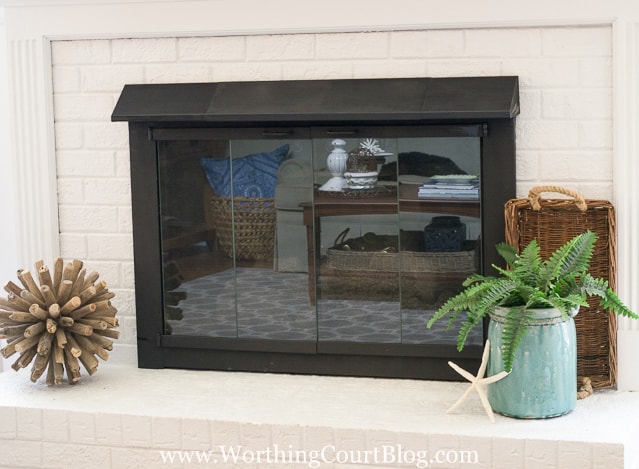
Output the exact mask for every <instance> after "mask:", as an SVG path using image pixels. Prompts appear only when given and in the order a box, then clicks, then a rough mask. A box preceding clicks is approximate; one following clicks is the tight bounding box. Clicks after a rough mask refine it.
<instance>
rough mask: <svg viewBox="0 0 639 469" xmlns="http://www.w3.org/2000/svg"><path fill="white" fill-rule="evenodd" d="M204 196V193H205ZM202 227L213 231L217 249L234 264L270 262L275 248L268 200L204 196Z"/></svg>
mask: <svg viewBox="0 0 639 469" xmlns="http://www.w3.org/2000/svg"><path fill="white" fill-rule="evenodd" d="M205 194H206V191H205ZM204 206H205V218H206V224H207V225H208V226H209V227H211V228H213V229H214V230H215V235H216V242H217V246H218V248H219V249H220V250H221V251H222V252H223V253H224V254H225V255H227V256H228V257H234V258H235V259H237V260H256V261H263V260H271V259H273V248H274V246H275V222H276V213H275V203H274V200H273V199H272V198H252V197H232V198H231V197H221V196H218V195H214V194H212V192H210V191H209V192H208V194H206V195H205V205H204Z"/></svg>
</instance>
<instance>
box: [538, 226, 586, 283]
mask: <svg viewBox="0 0 639 469" xmlns="http://www.w3.org/2000/svg"><path fill="white" fill-rule="evenodd" d="M596 241H597V235H596V234H595V233H594V232H592V231H586V232H585V233H582V234H580V235H577V236H575V237H574V238H572V239H571V240H570V241H568V242H567V243H566V244H564V245H563V246H561V247H560V248H559V249H557V250H556V251H555V252H553V253H552V255H551V256H550V258H549V259H548V260H547V261H546V262H545V263H544V265H543V268H542V273H541V276H540V282H541V284H540V285H547V284H548V283H551V282H552V281H553V279H561V278H563V277H565V276H567V275H570V274H579V273H583V272H587V271H588V268H589V267H590V260H591V258H592V254H593V252H594V248H595V242H596Z"/></svg>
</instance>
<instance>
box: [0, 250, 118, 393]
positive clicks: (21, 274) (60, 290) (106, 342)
mask: <svg viewBox="0 0 639 469" xmlns="http://www.w3.org/2000/svg"><path fill="white" fill-rule="evenodd" d="M35 268H36V272H37V279H38V283H36V281H35V279H34V277H33V276H32V275H31V273H30V272H29V271H28V270H18V274H17V275H18V280H19V281H20V283H21V284H22V286H20V285H17V284H16V283H14V282H11V281H9V282H7V284H6V285H5V286H4V289H5V291H6V292H7V293H8V296H7V298H3V297H0V339H7V345H6V346H5V347H3V348H2V349H1V350H0V353H2V355H3V356H4V357H5V358H8V357H10V356H12V355H14V354H16V353H19V354H20V356H19V358H18V359H17V360H16V361H15V362H14V363H13V365H12V368H13V369H14V370H16V371H18V370H19V369H20V368H26V367H27V366H29V365H30V364H31V363H33V367H32V370H31V381H33V382H36V381H37V380H38V379H39V378H40V377H41V376H42V375H43V374H44V372H45V371H47V374H46V383H47V384H49V385H53V384H61V383H62V382H63V381H64V373H65V370H66V374H67V379H68V382H69V383H71V384H72V383H77V382H78V381H79V380H80V363H81V364H82V365H83V366H84V368H85V369H86V371H87V372H88V373H89V375H92V374H93V373H95V372H96V371H97V368H98V360H97V358H96V356H97V357H99V358H101V359H102V360H107V359H108V358H109V353H108V351H110V350H112V349H113V341H112V340H111V339H118V338H119V336H120V333H119V332H118V331H115V330H113V329H114V328H116V327H118V320H117V318H116V317H115V315H116V313H117V310H116V309H115V308H114V307H113V306H112V305H111V302H110V300H111V298H113V297H114V296H115V294H113V293H111V292H109V291H108V289H107V286H106V282H104V281H102V280H101V281H99V282H98V278H99V274H98V273H97V272H92V273H90V274H88V275H87V273H86V270H85V269H83V263H82V262H81V261H78V260H74V261H73V262H71V263H68V264H66V265H65V264H64V261H63V260H62V259H60V258H58V259H56V261H55V266H54V269H53V275H51V272H50V271H49V268H48V267H47V266H46V265H44V262H43V261H38V262H36V264H35ZM96 282H97V283H96ZM38 284H39V285H38Z"/></svg>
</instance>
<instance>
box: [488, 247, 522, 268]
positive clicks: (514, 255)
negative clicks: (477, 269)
mask: <svg viewBox="0 0 639 469" xmlns="http://www.w3.org/2000/svg"><path fill="white" fill-rule="evenodd" d="M495 249H496V250H497V253H498V254H499V255H500V256H501V257H502V258H503V259H504V260H505V261H506V264H507V265H508V266H509V267H513V266H514V265H515V262H517V259H518V258H519V253H518V252H517V250H516V249H515V248H514V247H513V246H511V245H510V244H508V243H498V244H497V245H496V246H495ZM493 267H494V266H493Z"/></svg>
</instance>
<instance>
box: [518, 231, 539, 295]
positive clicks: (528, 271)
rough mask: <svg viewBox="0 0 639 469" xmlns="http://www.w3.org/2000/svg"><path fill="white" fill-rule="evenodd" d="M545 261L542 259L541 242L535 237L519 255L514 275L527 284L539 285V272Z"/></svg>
mask: <svg viewBox="0 0 639 469" xmlns="http://www.w3.org/2000/svg"><path fill="white" fill-rule="evenodd" d="M542 264H543V261H542V259H541V254H540V249H539V244H538V243H537V240H536V239H533V240H532V241H531V242H530V243H529V244H528V245H527V246H526V247H525V248H524V249H523V250H522V251H521V254H520V255H519V260H518V262H517V263H516V264H515V266H514V269H513V270H514V275H515V276H516V277H517V278H518V279H520V281H521V283H523V284H526V285H537V283H538V280H537V279H538V278H539V273H540V269H541V266H542Z"/></svg>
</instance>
